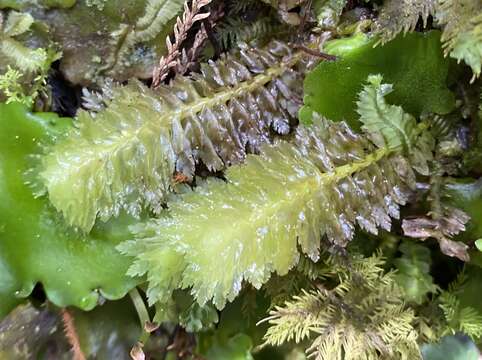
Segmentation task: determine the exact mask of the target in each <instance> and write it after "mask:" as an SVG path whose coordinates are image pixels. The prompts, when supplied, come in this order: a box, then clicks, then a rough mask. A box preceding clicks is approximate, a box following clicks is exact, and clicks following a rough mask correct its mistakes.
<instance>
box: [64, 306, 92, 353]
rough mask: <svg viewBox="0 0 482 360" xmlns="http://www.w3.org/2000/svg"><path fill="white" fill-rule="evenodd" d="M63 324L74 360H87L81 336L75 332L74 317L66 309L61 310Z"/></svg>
mask: <svg viewBox="0 0 482 360" xmlns="http://www.w3.org/2000/svg"><path fill="white" fill-rule="evenodd" d="M60 313H61V315H62V322H63V324H64V333H65V337H66V338H67V340H68V342H69V344H70V346H71V351H72V359H73V360H86V357H85V355H84V353H83V352H82V349H81V347H80V341H79V336H78V335H77V331H76V330H75V323H74V317H73V316H72V314H71V313H70V312H69V310H67V309H66V308H64V309H62V310H61V312H60Z"/></svg>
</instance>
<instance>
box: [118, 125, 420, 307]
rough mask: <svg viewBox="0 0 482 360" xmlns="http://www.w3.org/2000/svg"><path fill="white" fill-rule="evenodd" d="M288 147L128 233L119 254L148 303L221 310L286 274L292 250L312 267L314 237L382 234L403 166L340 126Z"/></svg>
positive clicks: (398, 196)
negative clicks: (189, 303)
mask: <svg viewBox="0 0 482 360" xmlns="http://www.w3.org/2000/svg"><path fill="white" fill-rule="evenodd" d="M404 119H405V118H404ZM399 120H400V119H399ZM398 125H399V126H402V125H403V124H402V123H400V124H398ZM295 143H296V145H292V144H288V143H285V142H283V141H281V142H280V143H278V144H276V145H275V146H264V147H263V151H262V152H261V155H260V156H248V158H247V161H246V164H245V165H242V166H233V167H231V168H229V169H228V170H227V173H226V177H227V179H228V182H227V183H225V182H223V181H220V180H211V181H210V182H208V184H207V185H206V186H202V187H200V188H198V190H196V191H195V192H192V193H188V194H185V195H183V196H181V197H180V199H179V200H178V201H175V202H173V203H172V204H170V207H169V211H168V212H166V213H165V214H163V216H161V217H160V218H159V219H157V220H152V221H150V222H147V223H142V224H139V225H137V226H136V227H135V228H133V230H134V232H135V233H136V237H137V239H136V240H133V241H129V242H126V243H124V244H123V245H121V247H120V250H121V251H122V252H124V253H126V254H128V255H132V256H136V260H135V262H134V264H133V265H132V266H131V268H130V271H129V273H130V274H131V275H133V276H136V275H143V274H145V273H147V276H148V281H149V290H148V297H149V300H150V302H151V303H153V302H156V301H161V302H163V301H166V299H168V298H169V296H170V293H171V292H172V290H173V289H175V288H176V286H175V284H178V285H177V286H178V287H183V288H191V289H192V290H191V292H192V294H193V295H194V296H195V298H196V299H197V300H198V302H199V303H200V304H204V303H206V302H207V301H209V300H212V301H213V303H214V304H215V305H216V306H217V307H218V308H223V307H224V305H225V303H226V301H232V300H233V299H234V298H235V297H236V295H237V294H238V293H239V291H240V290H241V287H242V284H243V282H244V281H246V282H248V283H251V284H252V285H253V286H255V287H256V288H259V287H260V286H261V285H263V284H264V283H265V282H266V281H267V280H268V279H269V277H270V276H271V273H273V272H276V273H278V274H280V275H283V274H286V273H287V272H288V271H289V270H290V269H291V268H292V267H293V266H294V265H296V263H297V262H298V260H299V256H300V253H299V251H298V247H299V248H300V249H301V251H302V252H303V253H304V254H307V255H308V256H309V257H311V258H312V259H314V260H316V259H317V258H318V256H319V251H320V246H321V243H320V241H321V235H326V237H327V240H328V243H327V245H328V246H335V247H337V246H342V247H343V246H345V245H346V244H347V242H348V241H350V240H351V238H352V237H353V234H354V231H355V224H359V225H360V227H362V228H363V229H366V230H367V231H369V232H372V233H375V234H376V233H377V228H379V227H381V228H383V229H386V230H389V229H390V225H391V221H390V217H395V218H398V216H399V209H398V205H399V204H404V203H405V201H406V196H407V192H408V191H409V188H410V187H413V186H414V174H413V172H412V169H411V167H410V165H409V163H408V162H407V161H406V160H405V159H404V158H402V157H400V156H392V157H391V158H390V159H387V158H386V157H387V155H388V154H389V153H390V152H391V150H390V149H389V148H387V147H382V148H380V149H378V150H375V149H373V147H372V145H370V143H369V142H368V141H367V140H366V139H365V138H364V137H363V136H360V135H356V134H354V133H353V132H352V131H351V130H350V129H349V128H348V127H347V125H346V124H345V123H339V124H336V123H331V122H324V121H322V122H321V123H320V124H319V125H317V126H314V127H312V128H303V127H301V128H299V129H298V131H297V134H296V140H295ZM320 229H321V232H320ZM219 269H223V271H219ZM173 285H174V287H173Z"/></svg>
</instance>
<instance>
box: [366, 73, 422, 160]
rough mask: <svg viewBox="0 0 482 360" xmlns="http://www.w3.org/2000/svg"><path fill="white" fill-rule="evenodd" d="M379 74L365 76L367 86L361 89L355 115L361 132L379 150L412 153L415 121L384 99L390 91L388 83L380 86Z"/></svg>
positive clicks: (415, 128)
mask: <svg viewBox="0 0 482 360" xmlns="http://www.w3.org/2000/svg"><path fill="white" fill-rule="evenodd" d="M382 80H383V78H382V76H381V75H371V76H369V77H368V85H366V86H365V87H364V88H363V91H362V92H361V93H360V95H359V100H358V102H357V112H358V114H359V115H360V121H361V122H362V123H363V126H362V129H363V130H364V131H365V132H366V133H367V134H369V136H370V137H371V140H372V141H373V142H374V143H375V144H376V145H378V146H379V147H384V146H387V147H389V148H391V149H395V150H400V149H407V150H409V151H410V150H411V148H412V146H413V144H412V141H413V140H414V139H415V138H416V137H415V132H416V130H417V122H416V120H415V118H414V117H413V116H412V115H410V114H407V113H405V112H404V111H403V109H402V108H401V107H400V106H395V105H390V104H388V103H387V102H386V101H385V96H387V95H388V94H390V93H391V92H392V91H393V86H392V85H390V84H382Z"/></svg>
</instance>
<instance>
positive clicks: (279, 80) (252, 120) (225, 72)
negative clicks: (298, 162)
mask: <svg viewBox="0 0 482 360" xmlns="http://www.w3.org/2000/svg"><path fill="white" fill-rule="evenodd" d="M308 62H309V61H308ZM306 66H307V61H305V60H304V59H303V55H302V54H301V53H292V52H291V50H290V48H289V47H288V46H287V45H284V44H282V43H280V42H273V43H272V44H271V45H269V46H268V48H267V49H266V50H261V49H250V48H248V47H247V46H241V48H240V49H239V50H238V52H237V53H236V54H234V55H230V56H227V57H222V58H221V59H220V60H219V61H218V62H216V63H214V62H210V63H208V64H206V65H203V67H202V69H201V71H202V74H201V75H200V74H194V75H193V78H187V77H177V78H176V80H175V81H174V82H173V84H172V85H171V86H162V87H160V88H159V89H158V91H157V92H153V91H152V90H149V89H147V88H146V87H145V86H143V85H142V84H140V83H139V82H132V83H131V84H130V85H128V86H127V87H116V88H114V89H113V92H114V94H113V99H112V100H107V102H108V105H107V106H106V108H105V109H104V110H102V111H100V112H98V113H89V112H86V111H81V112H80V114H79V117H78V129H77V130H75V131H73V132H72V133H71V134H69V136H67V137H66V139H65V140H64V141H62V142H59V143H58V144H57V145H56V146H54V147H53V148H52V149H51V152H50V153H49V154H47V155H46V156H45V157H44V159H43V171H42V172H41V179H42V181H43V183H44V184H45V186H46V188H47V191H48V194H49V196H50V200H51V202H52V203H53V205H54V206H55V207H56V208H57V209H58V210H59V211H61V212H62V213H63V214H64V216H65V218H66V219H67V221H68V223H70V224H72V225H74V226H78V227H80V228H82V229H83V230H86V231H88V230H90V229H91V228H92V226H93V224H94V222H95V220H96V218H97V217H98V216H99V217H100V218H101V219H102V220H106V219H108V218H109V217H111V216H115V215H117V214H118V213H119V212H120V211H121V210H126V211H127V212H129V213H130V214H132V215H134V216H138V215H139V213H140V212H141V210H142V209H143V208H144V207H148V208H151V209H152V210H153V211H155V212H159V211H160V206H161V203H162V202H163V201H164V200H165V197H166V195H167V194H168V192H169V191H170V190H171V188H172V181H171V178H172V175H173V173H174V171H175V170H176V171H178V172H180V173H183V174H184V175H185V176H187V177H188V178H192V176H193V174H194V169H195V165H196V163H199V162H202V163H204V164H205V165H206V166H207V168H208V169H210V170H213V171H214V170H221V169H223V168H224V167H225V166H226V165H229V164H233V163H238V162H240V161H241V160H243V159H244V157H245V155H246V152H257V151H259V148H260V145H261V144H263V143H265V142H269V141H270V137H271V134H272V133H278V134H287V133H288V132H289V131H290V126H291V124H293V123H294V122H295V121H296V120H295V119H296V115H297V111H298V109H299V104H300V103H301V96H302V94H301V89H300V86H299V84H300V83H301V82H302V79H301V76H302V75H301V74H302V72H303V69H305V68H306Z"/></svg>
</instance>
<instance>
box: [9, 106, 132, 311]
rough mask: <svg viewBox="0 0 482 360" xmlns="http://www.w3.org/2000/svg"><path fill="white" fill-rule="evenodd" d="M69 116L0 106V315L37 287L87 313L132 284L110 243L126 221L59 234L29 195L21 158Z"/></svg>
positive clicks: (61, 229) (49, 214)
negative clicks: (85, 232) (87, 232)
mask: <svg viewBox="0 0 482 360" xmlns="http://www.w3.org/2000/svg"><path fill="white" fill-rule="evenodd" d="M70 124H71V122H70V120H69V119H60V118H58V117H57V116H56V115H53V114H33V113H30V112H28V111H27V110H26V109H25V108H24V107H22V106H20V105H18V104H9V105H5V104H0V174H2V175H1V177H0V266H1V270H2V271H1V272H0V295H1V296H0V299H1V300H0V317H3V316H4V315H5V314H6V313H7V312H8V311H9V310H10V309H11V306H12V305H13V303H14V302H15V299H17V301H18V300H19V299H22V298H25V297H27V296H28V295H29V294H30V293H31V292H32V290H33V288H34V286H35V284H37V283H41V284H42V286H43V289H44V290H45V292H46V294H47V297H48V299H49V300H50V301H52V302H53V303H54V304H56V305H57V306H67V305H75V306H77V307H80V308H82V309H84V310H89V309H92V308H93V307H95V306H96V304H97V303H98V302H99V301H100V300H101V298H102V297H103V298H108V299H119V298H121V297H123V296H124V295H125V294H126V293H127V292H128V291H129V290H130V289H131V288H132V287H133V286H135V284H136V281H133V279H130V278H129V277H127V276H125V275H124V274H125V272H126V271H127V268H128V265H129V261H128V259H127V258H125V257H123V256H121V255H120V254H119V253H118V252H117V251H116V250H115V246H116V245H117V244H118V243H119V242H120V241H121V240H123V239H125V238H126V237H127V236H128V230H127V225H129V223H130V222H132V219H129V218H128V217H126V216H123V217H121V218H120V219H118V220H116V221H113V222H110V223H108V224H104V225H100V226H98V227H96V228H94V230H93V232H92V234H91V235H90V236H88V237H84V236H80V235H78V234H75V233H74V232H72V231H71V230H69V229H67V228H66V227H65V225H63V223H62V222H61V221H60V219H59V218H58V215H56V213H55V212H54V211H52V209H51V207H50V206H49V204H48V200H47V199H46V198H34V196H33V194H32V192H31V189H30V188H29V187H28V185H27V184H26V179H27V178H26V177H24V176H23V175H22V174H24V173H25V172H26V171H27V170H28V169H29V168H30V167H31V166H32V161H31V160H29V155H31V154H33V153H37V152H38V151H39V150H40V146H39V144H46V143H48V142H50V141H52V138H55V137H58V136H60V135H61V134H63V133H65V131H66V129H68V128H70V126H71V125H70Z"/></svg>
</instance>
